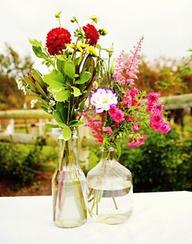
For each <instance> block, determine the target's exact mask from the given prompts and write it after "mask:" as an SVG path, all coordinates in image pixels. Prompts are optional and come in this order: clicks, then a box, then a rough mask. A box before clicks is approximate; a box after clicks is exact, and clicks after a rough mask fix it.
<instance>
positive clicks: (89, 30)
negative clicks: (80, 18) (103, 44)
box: [83, 24, 99, 46]
mask: <svg viewBox="0 0 192 244" xmlns="http://www.w3.org/2000/svg"><path fill="white" fill-rule="evenodd" d="M83 30H84V32H85V36H86V39H87V42H88V43H89V44H90V45H92V46H94V45H96V44H97V41H98V40H99V33H98V31H97V29H96V28H95V26H94V25H91V24H87V25H86V26H83Z"/></svg>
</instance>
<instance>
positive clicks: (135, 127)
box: [131, 125, 141, 132]
mask: <svg viewBox="0 0 192 244" xmlns="http://www.w3.org/2000/svg"><path fill="white" fill-rule="evenodd" d="M140 129H141V127H140V126H138V125H133V126H132V127H131V130H132V131H134V132H135V131H139V130H140Z"/></svg>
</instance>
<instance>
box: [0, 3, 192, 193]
mask: <svg viewBox="0 0 192 244" xmlns="http://www.w3.org/2000/svg"><path fill="white" fill-rule="evenodd" d="M191 9H192V1H191V0H183V1H180V0H156V1H154V0H145V1H144V0H134V1H130V0H118V1H115V0H111V1H108V0H106V1H101V0H97V1H93V0H81V1H77V0H76V1H75V0H73V1H59V0H55V1H51V0H41V1H37V0H33V1H29V0H17V1H15V0H1V1H0V195H1V196H6V195H37V194H50V179H51V175H52V172H53V170H54V168H55V164H56V162H57V147H56V145H57V142H56V140H54V139H53V137H54V136H55V134H54V133H55V132H54V131H51V130H50V129H49V128H48V127H47V126H46V122H47V121H48V119H43V118H41V117H38V116H36V117H33V116H30V115H27V116H26V117H23V116H19V115H18V114H19V112H18V113H17V115H15V114H13V115H9V116H7V115H5V113H3V111H7V110H13V109H14V110H20V109H30V101H31V97H29V96H28V97H24V96H23V94H22V93H21V92H20V91H18V89H17V85H16V82H15V80H16V79H17V78H18V77H19V76H20V75H22V74H25V73H27V72H28V71H29V70H30V68H31V66H32V64H33V63H35V64H34V65H35V67H38V68H40V69H42V71H43V68H42V67H41V63H40V62H39V61H38V60H36V59H35V57H34V56H33V54H32V51H31V46H30V44H29V42H28V39H29V38H36V39H39V40H42V41H43V42H45V40H46V34H47V32H48V31H49V30H50V29H52V28H54V27H56V26H57V22H56V20H55V18H54V13H55V12H56V11H58V10H61V11H62V25H63V26H64V27H65V26H66V27H67V29H70V28H71V27H72V25H71V26H70V21H69V20H70V19H71V17H73V16H77V17H78V19H79V20H80V22H81V23H82V24H85V23H87V21H88V19H89V17H90V16H91V15H97V16H99V18H100V22H99V26H100V27H104V28H106V29H107V30H108V36H107V37H106V38H104V39H105V41H104V42H103V45H104V46H105V45H106V46H107V47H108V46H110V45H111V44H113V45H114V49H115V56H117V55H118V54H119V53H120V51H121V50H125V51H126V52H129V51H130V50H131V49H132V47H133V45H134V44H135V43H136V42H137V41H138V40H139V38H140V37H141V36H142V35H144V44H143V47H142V54H143V55H142V56H143V58H142V62H141V65H140V75H139V79H138V82H137V85H138V86H139V87H140V88H142V89H145V90H146V91H159V92H160V93H161V95H162V96H163V97H170V99H171V96H175V95H177V96H178V97H177V99H176V100H172V102H170V104H169V106H168V107H167V109H166V110H167V116H168V117H169V121H170V123H171V125H172V131H171V132H170V133H169V134H168V135H166V136H165V135H160V134H158V133H152V134H151V137H150V138H149V139H148V140H147V142H146V144H145V145H144V146H142V147H141V148H140V149H134V150H130V149H127V147H126V145H123V154H122V156H121V158H120V161H121V163H122V164H124V165H125V166H126V167H128V168H129V169H130V170H131V171H132V173H133V176H134V189H135V191H173V190H192V137H191V136H192V126H191V125H192V117H191V114H192V113H191V106H192V58H191V55H192V52H191V50H190V49H191V48H192V31H191V23H192V15H191ZM186 95H187V99H186ZM16 117H19V119H18V118H16ZM29 117H31V118H30V119H29ZM86 133H87V132H86ZM10 135H11V136H10ZM55 138H56V136H55ZM98 160H99V153H98V146H97V145H92V146H90V147H89V148H86V149H84V151H83V152H82V155H81V164H82V167H83V168H84V171H85V172H87V171H88V170H89V169H90V168H92V167H93V166H94V165H95V164H96V163H97V162H98Z"/></svg>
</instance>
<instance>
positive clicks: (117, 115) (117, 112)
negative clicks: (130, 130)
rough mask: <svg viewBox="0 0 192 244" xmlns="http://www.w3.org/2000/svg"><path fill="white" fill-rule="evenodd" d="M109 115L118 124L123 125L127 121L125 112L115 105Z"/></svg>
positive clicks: (111, 107)
mask: <svg viewBox="0 0 192 244" xmlns="http://www.w3.org/2000/svg"><path fill="white" fill-rule="evenodd" d="M109 115H110V117H111V118H112V120H113V121H115V122H116V123H121V122H122V121H123V120H124V119H125V118H124V112H123V111H122V110H121V109H119V108H118V107H116V106H115V105H111V106H110V109H109Z"/></svg>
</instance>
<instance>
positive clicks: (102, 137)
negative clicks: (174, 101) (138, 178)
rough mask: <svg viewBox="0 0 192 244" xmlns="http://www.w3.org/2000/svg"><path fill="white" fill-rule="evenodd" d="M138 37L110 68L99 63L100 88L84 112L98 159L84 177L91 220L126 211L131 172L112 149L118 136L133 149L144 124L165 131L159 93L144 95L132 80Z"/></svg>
mask: <svg viewBox="0 0 192 244" xmlns="http://www.w3.org/2000/svg"><path fill="white" fill-rule="evenodd" d="M142 42H143V37H142V38H141V39H140V41H139V42H138V43H137V45H136V46H135V47H134V50H133V51H132V52H131V54H130V55H127V54H125V53H124V52H122V53H121V54H120V56H119V57H118V58H117V60H116V63H115V68H114V69H112V68H111V67H110V62H108V64H107V65H105V64H103V67H104V69H105V70H104V71H103V73H102V75H101V78H100V85H101V86H102V88H98V89H96V90H95V91H94V92H92V93H91V95H90V107H91V108H92V110H91V111H89V112H87V113H85V117H86V119H87V125H88V126H89V127H90V128H91V130H92V133H93V135H94V136H95V137H96V139H97V141H98V142H99V143H100V144H101V145H102V156H101V159H100V162H99V163H98V164H97V165H96V167H95V168H93V169H92V170H90V171H89V173H88V176H87V179H88V186H89V203H90V212H91V213H92V214H93V216H95V217H96V219H97V221H99V222H104V223H108V224H118V223H122V222H124V221H126V220H127V219H128V217H129V216H130V214H131V212H132V204H133V203H132V192H133V184H132V175H131V172H130V171H129V170H128V169H127V168H125V167H124V166H123V165H121V164H120V163H119V162H118V161H117V156H116V152H117V154H118V155H120V154H121V143H122V140H125V138H127V141H128V142H127V144H128V147H132V148H136V147H138V146H140V145H142V144H144V142H145V139H146V138H147V135H146V134H145V131H146V128H148V127H150V128H152V129H154V130H157V131H159V132H161V133H167V132H168V131H169V130H170V126H169V123H168V122H166V121H165V119H164V117H163V106H162V105H161V104H159V103H158V98H159V94H158V93H155V92H151V93H150V94H148V95H146V94H145V92H144V91H140V90H139V89H138V88H137V87H136V85H135V80H136V79H137V73H138V65H139V58H140V50H141V44H142ZM110 55H111V54H110ZM109 60H110V57H109ZM112 70H113V71H112Z"/></svg>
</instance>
